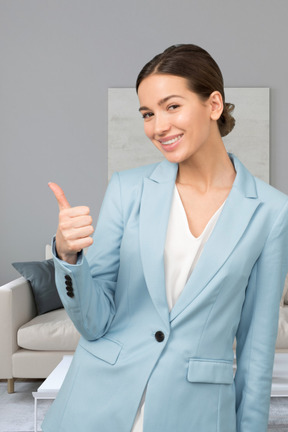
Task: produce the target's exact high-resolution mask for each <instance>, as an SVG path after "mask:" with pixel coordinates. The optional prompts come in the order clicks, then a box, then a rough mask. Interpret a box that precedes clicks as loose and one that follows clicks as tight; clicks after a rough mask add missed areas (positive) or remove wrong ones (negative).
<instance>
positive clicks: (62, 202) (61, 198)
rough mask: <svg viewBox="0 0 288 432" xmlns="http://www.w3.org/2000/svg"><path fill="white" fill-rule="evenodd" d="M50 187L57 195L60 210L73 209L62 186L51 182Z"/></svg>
mask: <svg viewBox="0 0 288 432" xmlns="http://www.w3.org/2000/svg"><path fill="white" fill-rule="evenodd" d="M48 186H49V187H50V189H51V190H52V192H53V193H54V195H55V198H56V200H57V202H58V206H59V210H64V209H68V208H70V207H71V206H70V204H69V202H68V201H67V198H66V196H65V194H64V192H63V190H62V189H61V187H60V186H58V185H57V184H56V183H52V182H49V183H48Z"/></svg>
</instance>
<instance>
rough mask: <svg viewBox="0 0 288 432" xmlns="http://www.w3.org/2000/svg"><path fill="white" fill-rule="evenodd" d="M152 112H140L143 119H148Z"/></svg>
mask: <svg viewBox="0 0 288 432" xmlns="http://www.w3.org/2000/svg"><path fill="white" fill-rule="evenodd" d="M153 115H154V114H153V113H152V112H145V113H143V114H142V118H143V119H144V120H145V119H149V118H150V117H152V116H153Z"/></svg>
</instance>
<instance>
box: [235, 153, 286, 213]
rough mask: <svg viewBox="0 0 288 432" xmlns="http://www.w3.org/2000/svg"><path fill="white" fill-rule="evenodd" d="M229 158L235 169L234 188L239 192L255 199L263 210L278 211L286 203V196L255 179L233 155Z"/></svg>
mask: <svg viewBox="0 0 288 432" xmlns="http://www.w3.org/2000/svg"><path fill="white" fill-rule="evenodd" d="M230 157H231V159H232V161H233V163H234V166H235V168H236V172H237V176H236V180H235V187H237V188H238V189H240V190H241V192H242V193H244V194H245V195H246V197H250V198H257V199H258V200H260V202H261V203H262V206H263V205H264V207H265V208H267V209H271V210H272V211H273V210H275V211H279V210H280V209H281V208H282V207H283V206H285V205H286V204H287V202H288V196H287V195H286V194H284V193H283V192H281V191H280V190H278V189H276V188H275V187H273V186H271V185H270V184H268V183H266V182H264V181H263V180H260V179H259V178H258V177H255V176H254V175H253V174H252V173H251V172H250V171H249V170H248V169H247V168H246V167H245V166H244V165H243V164H242V163H241V162H240V161H239V159H237V158H236V157H235V156H234V155H231V154H230Z"/></svg>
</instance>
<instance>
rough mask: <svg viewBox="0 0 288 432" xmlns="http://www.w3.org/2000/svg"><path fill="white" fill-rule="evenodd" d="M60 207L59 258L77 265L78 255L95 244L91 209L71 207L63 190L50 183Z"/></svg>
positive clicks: (57, 241) (57, 243)
mask: <svg viewBox="0 0 288 432" xmlns="http://www.w3.org/2000/svg"><path fill="white" fill-rule="evenodd" d="M48 186H49V187H50V189H51V190H52V192H53V193H54V195H55V198H56V200H57V202H58V206H59V225H58V229H57V233H56V249H57V254H58V257H59V258H60V259H61V260H62V261H66V262H68V263H69V264H76V262H77V253H78V252H80V251H81V250H82V249H83V248H85V247H88V246H91V244H92V243H93V239H92V237H91V236H92V234H93V232H94V228H93V226H92V217H91V215H90V210H89V207H84V206H81V207H71V206H70V204H69V202H68V201H67V198H66V197H65V194H64V192H63V190H62V189H61V188H60V186H58V185H57V184H56V183H48Z"/></svg>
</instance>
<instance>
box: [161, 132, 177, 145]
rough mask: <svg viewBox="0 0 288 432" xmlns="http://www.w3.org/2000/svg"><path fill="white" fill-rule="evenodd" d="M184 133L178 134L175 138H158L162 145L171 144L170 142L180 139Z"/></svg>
mask: <svg viewBox="0 0 288 432" xmlns="http://www.w3.org/2000/svg"><path fill="white" fill-rule="evenodd" d="M182 136H183V134H181V135H177V136H176V137H174V138H170V139H167V140H166V141H165V140H158V141H159V142H160V143H161V144H162V145H170V144H174V143H175V142H176V141H178V140H179V139H180V138H182Z"/></svg>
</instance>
